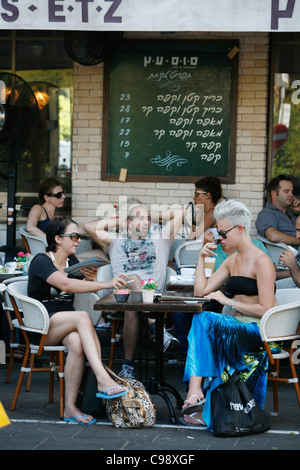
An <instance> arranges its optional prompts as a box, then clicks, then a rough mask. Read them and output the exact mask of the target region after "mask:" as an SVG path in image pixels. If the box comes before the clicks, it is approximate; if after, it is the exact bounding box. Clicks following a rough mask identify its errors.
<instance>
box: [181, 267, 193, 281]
mask: <svg viewBox="0 0 300 470" xmlns="http://www.w3.org/2000/svg"><path fill="white" fill-rule="evenodd" d="M180 272H181V275H182V276H183V277H185V278H188V279H190V278H192V277H194V275H195V268H180Z"/></svg>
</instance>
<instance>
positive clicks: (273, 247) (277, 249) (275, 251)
mask: <svg viewBox="0 0 300 470" xmlns="http://www.w3.org/2000/svg"><path fill="white" fill-rule="evenodd" d="M257 239H258V240H260V241H261V242H263V244H264V245H265V247H266V248H267V250H268V252H269V255H270V257H271V259H272V261H273V263H274V264H275V266H276V267H278V263H279V256H280V254H281V253H282V252H283V250H284V249H285V248H286V247H287V245H286V244H285V243H273V242H270V240H268V239H267V238H264V237H261V236H260V235H258V236H257Z"/></svg>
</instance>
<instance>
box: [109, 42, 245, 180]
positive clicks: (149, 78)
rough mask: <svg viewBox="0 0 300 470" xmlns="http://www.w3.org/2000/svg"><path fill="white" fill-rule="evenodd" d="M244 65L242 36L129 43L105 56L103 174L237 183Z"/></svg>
mask: <svg viewBox="0 0 300 470" xmlns="http://www.w3.org/2000/svg"><path fill="white" fill-rule="evenodd" d="M237 65H238V45H237V43H236V42H230V43H228V42H226V43H224V42H210V43H194V42H193V43H191V44H186V43H172V44H170V43H160V44H157V43H155V44H153V43H147V44H145V43H141V42H138V43H126V42H125V43H121V44H120V45H119V46H118V47H117V49H115V50H114V52H113V53H112V54H111V56H110V58H109V60H107V62H106V63H105V78H104V131H103V149H102V150H103V152H102V179H104V180H118V179H119V176H120V172H121V170H122V169H125V173H126V170H127V176H126V180H127V181H169V182H170V181H181V182H194V181H195V180H196V179H197V178H199V177H201V176H206V175H214V176H218V177H219V178H220V179H221V181H222V182H227V183H233V182H234V181H235V151H236V145H235V137H236V107H237ZM122 171H123V170H122Z"/></svg>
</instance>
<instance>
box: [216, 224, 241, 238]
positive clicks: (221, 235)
mask: <svg viewBox="0 0 300 470" xmlns="http://www.w3.org/2000/svg"><path fill="white" fill-rule="evenodd" d="M238 226H239V225H235V226H234V227H231V228H229V229H228V230H226V232H223V231H222V230H221V231H220V232H217V233H218V235H219V237H222V238H223V239H224V240H225V239H226V238H227V233H228V232H230V231H231V230H233V229H234V228H236V227H238Z"/></svg>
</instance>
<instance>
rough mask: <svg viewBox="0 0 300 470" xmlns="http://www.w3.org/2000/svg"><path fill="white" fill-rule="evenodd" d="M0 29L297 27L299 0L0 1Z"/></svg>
mask: <svg viewBox="0 0 300 470" xmlns="http://www.w3.org/2000/svg"><path fill="white" fill-rule="evenodd" d="M0 28H1V29H2V30H3V29H16V30H19V29H39V30H53V29H56V30H77V31H80V30H102V31H174V32H175V31H299V30H300V0H239V1H236V0H209V1H207V0H0Z"/></svg>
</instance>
